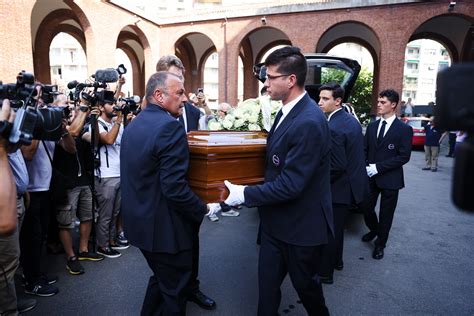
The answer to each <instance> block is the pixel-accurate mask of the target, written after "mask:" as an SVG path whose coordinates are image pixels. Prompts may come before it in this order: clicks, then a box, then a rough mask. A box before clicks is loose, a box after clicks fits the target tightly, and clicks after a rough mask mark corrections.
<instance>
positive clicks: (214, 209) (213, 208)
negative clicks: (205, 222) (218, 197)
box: [206, 203, 221, 216]
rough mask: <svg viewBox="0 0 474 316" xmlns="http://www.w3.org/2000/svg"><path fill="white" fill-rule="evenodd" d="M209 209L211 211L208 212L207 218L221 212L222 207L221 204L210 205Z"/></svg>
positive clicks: (208, 205)
mask: <svg viewBox="0 0 474 316" xmlns="http://www.w3.org/2000/svg"><path fill="white" fill-rule="evenodd" d="M207 209H208V210H209V211H208V212H207V214H206V216H211V215H214V214H216V213H217V212H219V211H220V210H221V206H220V205H219V203H208V204H207Z"/></svg>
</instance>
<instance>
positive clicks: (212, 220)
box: [208, 214, 219, 222]
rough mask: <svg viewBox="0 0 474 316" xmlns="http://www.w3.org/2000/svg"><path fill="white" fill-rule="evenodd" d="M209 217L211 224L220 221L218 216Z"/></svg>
mask: <svg viewBox="0 0 474 316" xmlns="http://www.w3.org/2000/svg"><path fill="white" fill-rule="evenodd" d="M208 217H209V220H210V221H211V222H217V221H218V220H219V217H217V215H216V214H212V215H209V216H208Z"/></svg>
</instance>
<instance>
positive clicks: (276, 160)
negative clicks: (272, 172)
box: [272, 155, 280, 167]
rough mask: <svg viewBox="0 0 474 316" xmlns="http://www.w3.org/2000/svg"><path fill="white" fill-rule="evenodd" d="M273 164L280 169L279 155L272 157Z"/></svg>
mask: <svg viewBox="0 0 474 316" xmlns="http://www.w3.org/2000/svg"><path fill="white" fill-rule="evenodd" d="M272 161H273V164H274V165H275V166H276V167H278V166H279V165H280V158H279V157H278V156H277V155H273V156H272Z"/></svg>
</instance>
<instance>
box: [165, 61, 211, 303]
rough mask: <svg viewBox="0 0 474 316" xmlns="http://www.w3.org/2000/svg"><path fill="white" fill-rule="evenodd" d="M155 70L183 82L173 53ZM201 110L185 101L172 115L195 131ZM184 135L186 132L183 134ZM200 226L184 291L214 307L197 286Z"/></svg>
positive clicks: (195, 231)
mask: <svg viewBox="0 0 474 316" xmlns="http://www.w3.org/2000/svg"><path fill="white" fill-rule="evenodd" d="M156 71H169V72H171V73H173V74H175V75H177V76H179V77H180V78H182V80H183V82H184V71H185V69H184V65H183V63H182V62H181V60H180V59H179V58H178V57H176V56H174V55H165V56H163V57H161V58H160V59H159V60H158V62H157V64H156ZM173 115H174V114H173ZM200 116H201V111H199V110H198V109H197V108H195V107H194V106H193V105H192V104H191V103H190V102H186V103H185V104H184V106H182V107H181V108H180V109H179V112H178V113H177V115H175V116H174V117H176V118H178V120H179V121H180V123H181V125H182V126H183V127H184V131H185V132H186V133H188V132H189V131H195V130H197V129H198V127H199V117H200ZM184 137H186V134H185V135H184ZM200 228H201V222H199V223H194V224H193V233H192V236H193V269H192V273H191V278H190V280H189V283H188V285H187V287H186V293H187V297H188V300H190V301H191V302H194V303H196V304H198V305H199V306H200V307H202V308H205V309H215V308H216V302H215V301H214V300H213V299H212V298H210V297H208V296H207V295H205V294H204V293H202V292H201V290H200V288H199V286H200V282H199V279H198V275H199V229H200Z"/></svg>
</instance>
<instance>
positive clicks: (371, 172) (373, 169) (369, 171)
mask: <svg viewBox="0 0 474 316" xmlns="http://www.w3.org/2000/svg"><path fill="white" fill-rule="evenodd" d="M365 170H366V171H367V175H368V176H369V178H371V177H373V176H375V175H376V174H377V173H379V172H378V171H377V167H376V166H375V164H374V163H371V164H369V165H368V166H367V167H365Z"/></svg>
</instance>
